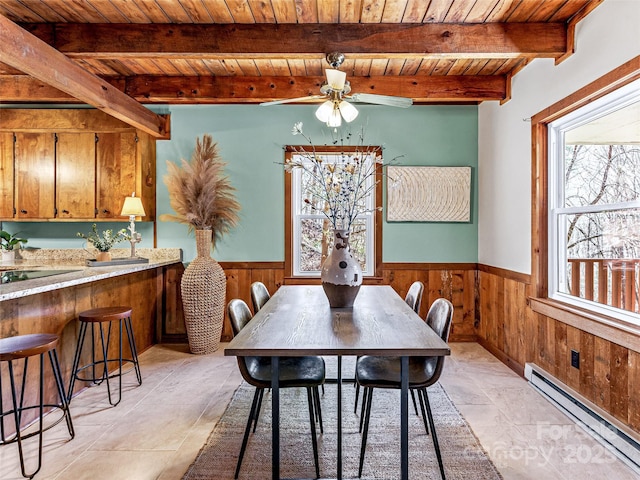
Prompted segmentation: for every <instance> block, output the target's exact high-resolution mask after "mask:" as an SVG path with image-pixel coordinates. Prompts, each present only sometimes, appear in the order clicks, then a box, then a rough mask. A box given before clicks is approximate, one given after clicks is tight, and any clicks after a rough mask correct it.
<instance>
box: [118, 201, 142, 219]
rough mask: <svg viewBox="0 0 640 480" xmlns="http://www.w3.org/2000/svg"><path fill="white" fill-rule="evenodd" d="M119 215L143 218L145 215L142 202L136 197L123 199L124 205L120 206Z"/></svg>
mask: <svg viewBox="0 0 640 480" xmlns="http://www.w3.org/2000/svg"><path fill="white" fill-rule="evenodd" d="M120 215H122V216H131V215H134V216H136V217H144V216H145V215H146V213H145V212H144V207H143V206H142V200H141V199H139V198H138V197H125V199H124V205H122V213H120Z"/></svg>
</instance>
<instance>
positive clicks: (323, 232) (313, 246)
mask: <svg viewBox="0 0 640 480" xmlns="http://www.w3.org/2000/svg"><path fill="white" fill-rule="evenodd" d="M349 246H350V248H351V253H352V254H353V256H354V257H355V258H356V260H358V261H359V262H360V266H361V268H362V270H363V271H365V270H366V223H365V220H364V219H357V220H356V221H355V222H354V223H353V232H352V233H351V236H350V238H349ZM299 248H300V272H301V273H318V274H319V273H320V269H321V267H322V262H323V261H324V259H325V258H326V255H328V254H329V252H330V251H331V248H333V229H332V227H331V224H330V223H329V222H328V220H326V219H322V218H311V219H310V218H303V219H301V220H300V245H299Z"/></svg>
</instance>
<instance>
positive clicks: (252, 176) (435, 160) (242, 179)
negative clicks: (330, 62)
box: [3, 105, 478, 262]
mask: <svg viewBox="0 0 640 480" xmlns="http://www.w3.org/2000/svg"><path fill="white" fill-rule="evenodd" d="M316 108H317V106H316V105H279V106H271V107H260V106H258V105H211V106H209V105H197V106H192V105H188V106H187V105H185V106H170V107H156V108H154V110H156V111H160V110H159V109H161V111H162V112H163V113H166V112H167V110H168V111H169V112H170V113H171V140H167V141H163V140H160V141H158V142H157V170H158V188H157V212H158V215H160V214H162V213H167V212H170V211H171V209H170V206H169V199H168V195H167V190H166V188H165V186H164V182H163V177H164V175H165V173H166V162H167V161H172V162H178V161H180V159H182V158H185V159H189V158H190V157H191V154H192V152H193V147H194V145H195V139H196V137H199V136H202V135H203V134H206V133H208V134H211V135H212V136H213V139H214V141H215V142H217V143H218V148H219V153H220V154H221V156H222V158H223V159H224V161H225V162H227V168H226V171H227V173H228V175H229V176H230V178H231V182H232V184H233V185H234V186H235V187H236V188H237V197H238V200H239V202H240V204H241V206H242V211H241V213H240V217H241V220H240V224H239V226H238V227H237V228H236V229H235V230H234V231H233V232H231V234H229V235H228V236H226V237H225V238H224V239H223V240H222V241H221V242H219V243H218V244H217V245H216V250H215V254H214V256H215V258H216V259H218V260H224V261H282V260H284V173H283V171H282V166H281V165H279V163H278V162H282V160H283V146H284V145H290V144H301V143H304V139H303V138H301V137H300V136H294V135H292V134H291V128H292V127H293V124H294V123H295V122H298V121H302V122H303V123H304V131H305V133H306V134H308V135H310V136H311V138H312V139H313V141H314V143H316V144H330V143H331V141H332V136H331V132H330V130H329V129H328V128H327V127H326V126H325V125H324V124H322V123H320V122H319V121H318V120H316V119H315V117H314V115H313V113H314V111H315V109H316ZM357 108H358V110H359V111H360V115H359V116H358V118H357V119H356V120H355V121H354V122H353V123H352V124H351V125H350V127H351V129H352V130H353V131H358V130H359V129H360V127H361V126H363V125H364V127H365V143H367V144H371V145H382V146H383V148H384V157H385V159H387V160H389V159H391V158H394V157H398V156H401V158H399V159H398V164H400V165H436V166H471V167H472V222H470V223H466V224H456V223H386V221H385V223H384V225H383V260H384V261H385V262H476V261H477V256H478V253H477V252H478V248H477V244H478V235H477V230H478V229H477V223H478V221H477V220H478V219H477V164H478V161H477V158H478V116H477V107H476V106H412V107H411V108H408V109H399V108H392V107H380V106H373V105H357ZM90 225H91V224H89V223H88V224H75V223H74V224H66V223H56V224H52V223H22V224H16V223H7V222H5V223H4V225H3V228H5V229H7V230H11V231H16V230H20V231H21V232H23V234H24V235H25V236H27V237H28V238H29V239H30V241H29V245H30V246H33V247H44V248H80V247H81V245H82V241H81V239H77V238H76V237H75V234H76V232H78V231H85V230H88V229H89V228H90ZM136 225H137V226H138V229H139V230H140V232H141V233H142V235H143V242H142V244H141V246H143V247H148V246H151V244H150V242H151V239H152V237H153V227H152V224H151V223H149V222H139V223H137V224H136ZM126 226H127V224H126V219H123V223H122V224H108V225H105V228H122V227H126ZM99 227H100V225H99ZM157 231H158V246H159V247H181V248H182V249H183V250H184V259H185V261H190V260H191V259H192V258H193V257H194V256H195V240H194V238H193V234H189V233H188V231H187V228H186V226H183V225H180V224H175V223H169V222H161V221H159V222H158V224H157ZM127 245H128V244H122V246H123V247H126V246H127Z"/></svg>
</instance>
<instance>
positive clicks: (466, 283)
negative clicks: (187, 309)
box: [161, 262, 477, 342]
mask: <svg viewBox="0 0 640 480" xmlns="http://www.w3.org/2000/svg"><path fill="white" fill-rule="evenodd" d="M220 265H221V266H222V268H223V269H224V271H225V275H226V277H227V301H229V300H230V299H232V298H241V299H242V300H244V301H245V302H247V305H249V308H251V284H252V283H253V282H256V281H260V282H262V283H264V284H265V285H266V287H267V289H268V290H269V292H270V293H271V294H272V295H273V293H275V291H276V290H277V289H278V288H279V287H280V286H281V285H292V284H300V283H305V284H310V283H316V284H317V283H319V282H320V279H318V278H314V279H309V278H306V279H300V278H289V277H285V273H284V272H285V266H284V262H220ZM182 271H183V269H182V268H180V267H174V266H172V269H171V271H169V272H167V274H166V275H165V281H166V282H168V284H167V285H165V287H167V288H165V292H169V293H167V294H166V295H170V296H171V298H166V299H165V305H166V311H165V320H164V323H163V325H162V327H161V331H162V335H161V341H162V342H186V331H185V327H184V318H183V317H182V306H181V303H180V295H179V294H177V293H179V285H180V278H181V277H182ZM416 280H420V281H422V282H423V283H424V286H425V291H424V295H423V297H422V306H421V308H420V316H421V317H423V318H424V317H425V316H426V314H427V310H428V309H429V305H431V303H432V302H433V300H435V299H436V298H438V297H444V298H446V299H448V300H450V301H451V302H452V303H453V306H454V318H453V325H452V328H451V335H450V340H451V341H454V342H473V341H475V340H476V333H475V328H474V324H475V322H476V302H477V299H476V291H477V289H476V264H475V263H447V264H445V263H385V264H383V266H382V276H381V277H374V278H366V279H365V283H367V284H384V285H391V286H392V287H393V288H394V290H395V291H396V292H398V294H399V295H400V296H402V297H404V296H405V295H406V294H407V290H409V286H410V285H411V284H412V283H413V282H414V281H416ZM171 292H173V293H171ZM232 337H233V334H232V331H231V325H230V323H229V319H228V318H225V322H224V327H223V329H222V341H223V342H227V341H230V340H231V338H232Z"/></svg>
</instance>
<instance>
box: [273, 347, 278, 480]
mask: <svg viewBox="0 0 640 480" xmlns="http://www.w3.org/2000/svg"><path fill="white" fill-rule="evenodd" d="M279 378H280V357H271V477H272V478H273V480H279V479H280V389H279V383H280V382H279V381H278V380H279Z"/></svg>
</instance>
